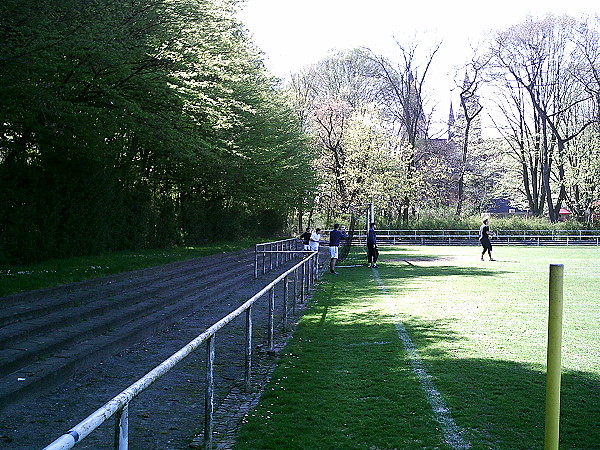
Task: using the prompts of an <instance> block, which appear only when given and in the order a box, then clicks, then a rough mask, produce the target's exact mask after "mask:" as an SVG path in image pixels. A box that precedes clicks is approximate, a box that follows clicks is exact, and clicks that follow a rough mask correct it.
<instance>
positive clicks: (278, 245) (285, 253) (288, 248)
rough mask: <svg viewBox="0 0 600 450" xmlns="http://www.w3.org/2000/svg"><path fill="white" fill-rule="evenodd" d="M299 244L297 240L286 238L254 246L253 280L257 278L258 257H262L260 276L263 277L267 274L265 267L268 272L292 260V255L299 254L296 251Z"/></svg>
mask: <svg viewBox="0 0 600 450" xmlns="http://www.w3.org/2000/svg"><path fill="white" fill-rule="evenodd" d="M299 242H300V240H299V239H298V238H288V239H282V240H279V241H273V242H262V243H260V244H256V245H255V247H254V278H255V279H256V278H258V266H259V255H262V274H263V275H264V274H265V273H267V267H268V268H269V270H273V268H275V267H279V266H280V265H281V264H284V263H286V262H288V261H289V260H290V259H292V258H293V254H294V253H297V254H299V253H301V252H300V251H299V249H298V243H299ZM304 253H305V252H304ZM267 256H268V260H269V261H268V264H267ZM273 256H274V257H275V258H273Z"/></svg>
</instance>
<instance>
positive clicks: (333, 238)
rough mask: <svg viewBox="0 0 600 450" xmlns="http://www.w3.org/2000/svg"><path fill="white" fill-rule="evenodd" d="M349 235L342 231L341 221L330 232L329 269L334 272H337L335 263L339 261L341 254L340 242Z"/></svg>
mask: <svg viewBox="0 0 600 450" xmlns="http://www.w3.org/2000/svg"><path fill="white" fill-rule="evenodd" d="M347 237H348V235H347V234H345V233H343V232H342V231H340V224H339V223H336V224H335V225H333V230H331V232H330V233H329V257H330V258H331V260H330V262H329V271H330V272H331V273H333V274H337V272H336V271H335V264H336V263H337V260H338V258H339V254H340V242H341V241H342V239H346V238H347Z"/></svg>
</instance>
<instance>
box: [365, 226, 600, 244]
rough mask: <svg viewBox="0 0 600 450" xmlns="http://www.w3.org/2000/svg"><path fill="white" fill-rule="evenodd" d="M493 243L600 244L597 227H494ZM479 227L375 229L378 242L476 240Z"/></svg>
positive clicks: (599, 232) (447, 242) (445, 242)
mask: <svg viewBox="0 0 600 450" xmlns="http://www.w3.org/2000/svg"><path fill="white" fill-rule="evenodd" d="M493 231H495V232H496V235H495V236H494V237H493V239H492V243H493V244H501V245H595V246H598V245H600V230H493ZM478 239H479V230H377V242H378V243H379V244H380V245H403V244H420V245H470V244H477V243H478ZM365 242H366V234H365V233H364V232H362V230H361V233H360V234H356V233H355V234H354V238H353V244H355V245H361V244H364V243H365Z"/></svg>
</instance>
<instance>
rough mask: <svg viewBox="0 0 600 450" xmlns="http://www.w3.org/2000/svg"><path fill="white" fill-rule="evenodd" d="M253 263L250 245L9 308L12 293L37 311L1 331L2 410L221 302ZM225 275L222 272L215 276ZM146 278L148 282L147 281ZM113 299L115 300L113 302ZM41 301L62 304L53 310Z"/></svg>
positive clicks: (40, 295) (27, 298)
mask: <svg viewBox="0 0 600 450" xmlns="http://www.w3.org/2000/svg"><path fill="white" fill-rule="evenodd" d="M207 261H208V260H207ZM253 261H254V253H253V252H252V251H249V250H247V251H244V252H236V253H235V254H231V255H227V256H226V257H223V258H222V259H220V260H219V264H216V265H215V264H211V265H206V264H207V262H205V261H203V258H198V260H197V261H193V262H191V263H190V262H188V263H187V264H185V263H175V264H173V265H168V266H170V267H166V268H162V270H161V269H160V268H153V269H152V270H145V271H136V272H134V273H129V274H123V275H119V276H116V277H115V278H113V279H112V280H111V279H109V278H105V279H103V280H94V281H93V282H89V283H88V282H83V283H76V285H77V287H76V288H75V287H73V286H67V287H65V290H64V292H66V293H67V295H64V294H63V295H61V294H60V291H61V290H60V289H59V288H51V289H48V290H41V291H36V292H35V293H27V294H24V295H18V296H11V298H10V299H11V301H9V302H8V304H9V308H11V310H12V311H14V312H18V311H19V307H18V305H19V301H18V300H15V298H14V297H19V298H20V300H21V302H25V303H30V304H32V307H31V311H36V313H35V314H33V312H32V313H31V314H32V316H31V317H30V319H28V320H25V319H23V318H22V317H21V319H20V320H19V321H17V322H13V323H11V324H8V325H5V326H4V327H3V328H2V329H1V331H0V342H2V348H0V377H2V378H0V411H3V410H7V409H9V408H10V407H11V406H14V405H16V404H18V403H20V402H22V401H23V400H26V399H28V398H30V397H31V396H33V395H36V394H38V393H41V392H44V391H47V390H49V389H50V388H52V387H54V386H56V385H58V384H61V383H63V382H64V381H65V380H66V378H67V377H70V376H73V375H75V374H77V373H79V372H80V371H83V370H84V369H86V368H89V367H91V366H93V365H95V364H97V363H98V362H99V361H101V360H102V359H104V358H106V357H108V356H111V355H113V354H115V353H118V352H120V351H122V350H124V349H125V348H127V347H128V346H130V345H133V344H135V343H137V342H139V341H140V340H142V339H144V338H147V337H149V336H151V335H152V334H154V333H156V332H157V331H159V330H161V329H164V328H166V327H168V326H169V325H170V324H171V323H173V322H175V321H177V320H179V319H181V318H182V317H184V316H186V315H188V314H190V313H192V312H195V311H199V310H201V309H202V308H206V307H207V305H209V304H210V303H212V302H215V301H221V300H223V299H224V298H226V297H227V292H229V291H231V290H233V289H234V288H235V287H236V286H243V285H245V284H247V283H249V282H250V281H251V280H253V267H252V264H253ZM288 264H289V265H291V264H292V262H289V263H287V264H286V265H288ZM220 273H222V274H224V275H225V276H223V277H217V276H216V275H217V274H220ZM148 276H150V278H151V279H150V284H151V286H150V288H146V287H144V284H148V279H147V277H148ZM138 278H144V279H145V281H144V282H142V281H140V280H139V279H138ZM154 284H156V285H154ZM128 286H129V288H130V289H131V292H130V291H129V290H128ZM45 295H47V297H46V300H45V299H44V296H45ZM65 297H67V301H65ZM112 297H115V298H116V299H117V301H115V300H114V299H113V300H110V299H111V298H112ZM34 299H35V301H34ZM2 300H4V299H2ZM44 303H55V304H56V305H60V306H56V307H55V309H54V310H53V312H52V313H49V314H48V313H47V311H48V308H47V307H45V306H47V305H44ZM74 304H75V305H76V306H73V305H74ZM39 305H42V307H39ZM13 307H14V309H12V308H13ZM3 315H4V316H6V312H5V311H3Z"/></svg>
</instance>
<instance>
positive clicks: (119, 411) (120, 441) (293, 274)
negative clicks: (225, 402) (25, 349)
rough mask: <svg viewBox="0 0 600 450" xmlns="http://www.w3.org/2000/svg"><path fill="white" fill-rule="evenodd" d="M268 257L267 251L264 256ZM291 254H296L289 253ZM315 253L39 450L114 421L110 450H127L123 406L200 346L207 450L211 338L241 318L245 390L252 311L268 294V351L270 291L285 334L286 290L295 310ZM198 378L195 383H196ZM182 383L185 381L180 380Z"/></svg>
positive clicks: (313, 272)
mask: <svg viewBox="0 0 600 450" xmlns="http://www.w3.org/2000/svg"><path fill="white" fill-rule="evenodd" d="M269 251H270V250H269ZM281 252H283V253H282V255H283V256H282V258H284V257H286V258H287V257H288V256H289V254H288V253H286V252H287V251H285V250H281ZM293 253H297V252H293ZM317 257H318V253H317V252H310V253H305V256H304V258H303V259H302V260H301V261H300V262H298V263H297V264H295V265H294V266H293V267H292V268H290V269H289V270H287V271H285V272H284V273H282V274H281V275H279V276H278V277H277V278H276V279H275V280H273V281H272V282H270V283H269V284H268V285H267V286H265V287H264V288H263V289H262V290H261V291H260V292H258V293H257V294H255V295H254V296H253V297H251V298H250V299H248V300H247V301H246V302H245V303H244V304H243V305H241V306H240V307H239V308H237V309H236V310H235V311H233V312H231V313H230V314H228V315H227V316H225V317H224V318H223V319H221V320H220V321H218V322H217V323H215V324H213V325H212V326H210V327H209V328H207V329H206V330H205V331H204V332H203V333H201V334H200V335H198V336H197V337H196V338H195V339H194V340H192V341H190V342H189V343H188V344H187V345H186V346H184V347H182V348H181V349H180V350H179V351H177V352H176V353H174V354H173V355H171V356H170V357H169V358H168V359H167V360H165V361H163V362H162V363H161V364H160V365H158V366H157V367H155V368H154V369H153V370H152V371H150V372H148V373H147V374H146V375H145V376H144V377H142V378H140V379H139V380H138V381H136V382H135V383H133V384H132V385H131V386H129V387H128V388H127V389H125V390H124V391H122V392H121V393H120V394H118V395H117V396H115V397H114V398H112V399H111V400H110V401H108V402H107V403H106V404H104V406H102V407H101V408H99V409H97V410H96V411H95V412H93V413H92V414H90V415H89V416H88V417H87V418H86V419H84V420H83V421H81V422H80V423H79V424H77V425H76V426H74V427H73V428H71V429H70V430H69V431H67V432H66V433H65V434H63V435H62V436H60V437H59V438H58V439H56V440H55V441H54V442H52V443H51V444H50V445H48V446H47V447H45V449H44V450H59V449H69V448H72V447H73V446H74V445H75V444H76V443H78V442H81V440H83V439H84V438H85V437H86V436H88V435H89V434H90V433H91V432H93V431H94V430H96V429H97V428H98V427H99V426H100V425H102V424H103V423H104V422H105V421H107V420H108V419H109V418H111V417H113V416H114V417H115V433H114V443H115V445H114V448H116V449H118V450H126V449H128V448H129V403H130V402H131V401H132V400H133V399H134V398H135V397H137V396H138V395H139V394H140V393H142V392H143V391H144V390H146V389H147V388H149V387H150V386H151V385H152V384H153V383H154V382H155V381H157V380H158V379H159V378H161V377H162V376H163V375H165V374H166V373H167V372H169V371H170V370H171V369H173V367H175V365H177V364H178V363H179V362H181V361H182V360H183V359H185V358H186V357H187V356H189V355H190V354H191V353H192V352H194V351H195V350H197V349H198V348H199V347H200V346H201V345H202V344H206V375H205V380H206V389H205V413H204V447H205V448H206V449H212V448H213V425H214V423H213V415H214V391H215V385H214V360H215V336H216V334H217V332H218V331H219V330H221V329H222V328H224V327H226V326H227V325H228V324H229V323H230V322H231V321H233V320H234V319H235V318H237V317H239V316H241V315H242V314H244V313H245V314H246V336H245V348H244V358H245V366H244V367H245V369H244V371H245V373H244V381H245V383H246V386H248V387H249V386H250V381H251V376H252V306H253V305H254V304H255V303H256V302H257V301H259V300H260V299H261V298H262V297H263V296H265V295H267V294H268V302H269V304H268V308H267V310H268V318H267V323H268V328H267V345H268V347H269V349H273V347H274V331H275V327H274V310H275V291H274V289H275V287H276V286H277V285H278V284H279V283H283V299H282V302H283V319H282V320H283V328H284V329H286V328H287V320H288V304H289V298H288V297H289V294H290V292H289V291H290V289H289V284H292V283H293V289H292V293H293V296H292V298H293V300H292V302H293V304H292V307H293V308H294V309H295V306H296V300H297V299H298V298H299V300H300V302H301V303H303V302H304V301H305V297H306V295H307V291H308V290H309V289H310V288H311V287H312V286H313V285H314V283H315V282H316V279H317V277H318V260H317ZM198 378H200V377H198ZM183 382H185V380H183Z"/></svg>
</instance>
